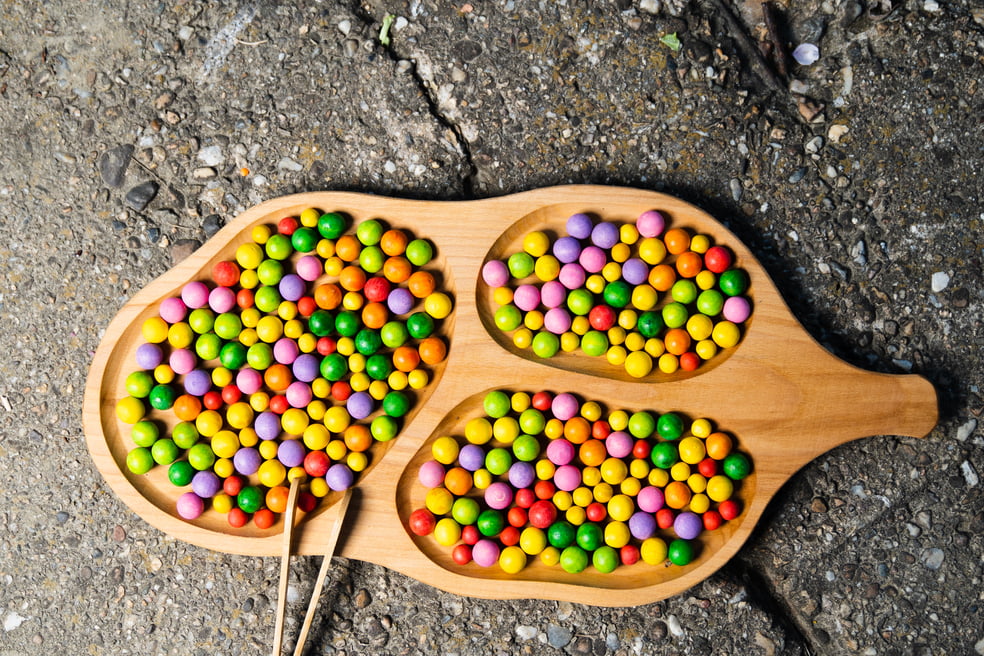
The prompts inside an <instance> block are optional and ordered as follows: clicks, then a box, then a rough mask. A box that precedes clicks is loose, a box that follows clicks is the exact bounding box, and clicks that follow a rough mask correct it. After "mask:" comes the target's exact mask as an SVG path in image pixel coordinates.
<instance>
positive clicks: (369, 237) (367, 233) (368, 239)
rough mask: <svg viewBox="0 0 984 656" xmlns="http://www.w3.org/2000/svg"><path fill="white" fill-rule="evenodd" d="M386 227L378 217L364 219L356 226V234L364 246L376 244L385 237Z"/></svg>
mask: <svg viewBox="0 0 984 656" xmlns="http://www.w3.org/2000/svg"><path fill="white" fill-rule="evenodd" d="M383 232H385V228H384V227H383V224H382V223H380V222H379V221H377V220H376V219H369V220H368V221H363V222H362V223H360V224H359V225H358V226H357V227H356V228H355V236H356V238H357V239H358V240H359V242H361V243H362V245H363V246H375V245H376V244H378V243H379V240H380V239H382V238H383Z"/></svg>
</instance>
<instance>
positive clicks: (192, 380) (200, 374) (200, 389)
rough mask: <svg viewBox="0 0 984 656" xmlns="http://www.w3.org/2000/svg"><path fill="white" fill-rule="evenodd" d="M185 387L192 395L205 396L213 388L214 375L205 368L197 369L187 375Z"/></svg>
mask: <svg viewBox="0 0 984 656" xmlns="http://www.w3.org/2000/svg"><path fill="white" fill-rule="evenodd" d="M184 388H185V391H186V392H188V394H191V395H192V396H205V394H206V393H207V392H208V391H209V390H210V389H212V377H211V376H209V375H208V372H207V371H205V370H204V369H195V370H194V371H190V372H188V375H187V376H185V379H184Z"/></svg>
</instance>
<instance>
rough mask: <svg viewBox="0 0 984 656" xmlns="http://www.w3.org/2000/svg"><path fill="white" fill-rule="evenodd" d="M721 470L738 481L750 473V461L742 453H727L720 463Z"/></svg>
mask: <svg viewBox="0 0 984 656" xmlns="http://www.w3.org/2000/svg"><path fill="white" fill-rule="evenodd" d="M721 471H723V472H724V475H725V476H727V477H728V478H730V479H731V480H734V481H740V480H741V479H743V478H745V477H746V476H748V475H749V474H750V473H752V463H751V462H750V461H749V460H748V457H747V456H745V454H744V453H729V454H728V455H727V456H725V458H724V461H723V462H722V463H721Z"/></svg>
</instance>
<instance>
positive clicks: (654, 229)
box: [636, 210, 666, 237]
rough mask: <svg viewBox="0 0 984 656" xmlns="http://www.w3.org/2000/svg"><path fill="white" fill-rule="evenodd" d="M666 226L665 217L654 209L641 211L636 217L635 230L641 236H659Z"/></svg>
mask: <svg viewBox="0 0 984 656" xmlns="http://www.w3.org/2000/svg"><path fill="white" fill-rule="evenodd" d="M665 227H666V219H664V218H663V215H662V214H660V213H659V212H657V211H656V210H649V211H648V212H643V213H642V214H640V215H639V218H638V219H636V230H638V231H639V234H640V235H642V236H643V237H659V236H660V234H662V232H663V228H665Z"/></svg>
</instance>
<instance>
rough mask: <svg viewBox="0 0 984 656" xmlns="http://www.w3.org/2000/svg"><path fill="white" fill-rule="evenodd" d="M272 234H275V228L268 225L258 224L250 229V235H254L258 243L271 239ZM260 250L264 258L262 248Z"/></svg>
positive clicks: (253, 237) (254, 239)
mask: <svg viewBox="0 0 984 656" xmlns="http://www.w3.org/2000/svg"><path fill="white" fill-rule="evenodd" d="M271 236H273V230H272V229H271V228H270V226H268V225H258V226H255V227H254V228H253V230H252V231H250V237H252V239H253V241H255V242H256V243H257V244H265V243H267V240H268V239H270V237H271ZM260 252H261V256H260V257H261V259H262V250H261V251H260ZM257 264H258V263H257Z"/></svg>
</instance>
